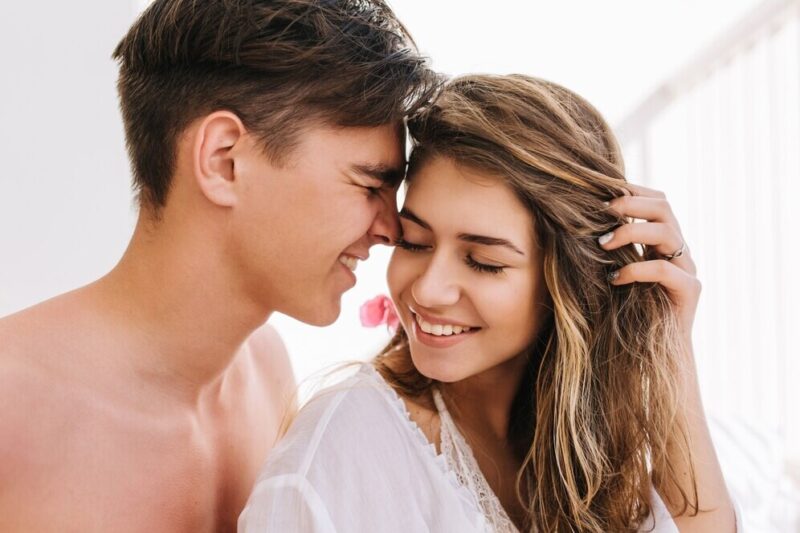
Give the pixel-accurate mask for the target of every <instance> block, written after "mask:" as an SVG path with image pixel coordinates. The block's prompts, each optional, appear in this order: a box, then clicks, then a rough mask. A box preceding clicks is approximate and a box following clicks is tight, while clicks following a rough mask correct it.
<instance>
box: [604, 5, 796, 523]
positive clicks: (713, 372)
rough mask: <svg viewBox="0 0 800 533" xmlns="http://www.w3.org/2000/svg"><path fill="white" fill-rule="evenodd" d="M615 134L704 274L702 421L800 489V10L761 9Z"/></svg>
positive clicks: (635, 174)
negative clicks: (760, 456)
mask: <svg viewBox="0 0 800 533" xmlns="http://www.w3.org/2000/svg"><path fill="white" fill-rule="evenodd" d="M618 134H619V136H620V139H621V142H622V144H623V150H624V151H625V154H626V157H627V161H628V176H629V177H630V179H632V180H633V181H639V182H642V183H643V184H645V185H648V186H652V187H654V188H657V189H661V190H664V191H665V192H666V193H667V196H668V198H669V199H670V201H671V204H672V206H673V207H674V208H675V210H676V215H677V216H678V219H679V220H680V221H681V223H682V226H683V230H684V234H685V236H686V239H687V241H688V244H689V246H690V247H691V249H692V253H693V255H694V258H695V260H696V262H697V264H698V270H699V277H700V279H701V281H702V282H703V288H704V290H703V296H702V298H701V306H700V309H699V311H698V317H697V321H696V326H695V346H696V349H697V362H698V366H699V371H700V378H701V386H702V388H703V395H704V400H705V404H706V408H707V410H708V411H709V412H710V413H712V414H714V415H715V416H716V417H717V418H718V419H719V420H726V419H727V420H736V421H737V423H739V422H744V423H746V424H747V425H748V426H749V427H751V428H754V429H756V430H758V431H759V432H760V434H761V435H762V436H763V435H767V436H769V437H767V439H768V440H769V446H764V447H763V448H761V449H762V450H769V454H770V455H773V457H771V458H770V459H771V460H773V461H775V462H777V464H782V466H783V471H784V473H786V474H787V475H789V476H794V477H795V479H800V475H798V473H800V472H799V469H800V415H798V412H797V409H798V407H800V349H799V348H798V346H797V340H796V338H795V337H794V335H796V334H797V332H798V330H799V329H800V320H799V319H800V313H799V312H798V310H797V306H798V304H799V303H800V290H799V283H798V268H797V265H798V262H800V261H799V260H800V254H799V253H798V248H800V2H798V1H795V0H790V1H787V0H782V1H770V2H765V3H763V4H762V5H760V6H759V7H758V8H757V9H755V10H754V12H753V13H752V14H751V15H750V16H748V17H747V18H746V19H745V20H743V21H742V22H741V23H740V24H739V25H737V26H736V27H734V28H731V30H730V32H729V33H727V34H726V35H724V36H723V37H722V38H721V39H720V40H719V41H718V42H717V43H715V44H714V45H713V46H711V47H710V48H709V49H708V50H707V51H706V52H705V53H703V54H701V55H699V56H698V58H697V60H696V62H694V63H692V64H691V65H689V66H688V67H687V68H686V69H684V70H683V71H681V72H679V73H678V74H677V75H676V76H675V77H674V78H672V79H671V80H669V81H668V82H667V83H665V84H664V85H663V86H662V87H661V88H660V89H659V90H658V91H657V92H656V93H654V94H653V95H652V96H651V97H650V98H649V99H647V100H646V101H645V102H644V103H643V104H642V105H641V106H640V107H639V108H638V109H637V110H635V111H634V112H633V113H632V114H631V115H630V116H629V117H627V118H626V119H625V120H623V121H622V122H621V123H620V124H619V127H618ZM739 440H740V441H741V439H739ZM763 471H764V470H763V469H761V472H762V473H763ZM796 504H797V502H794V503H792V504H791V505H793V506H794V505H796ZM787 505H789V504H787ZM794 512H795V510H792V513H794ZM784 530H785V529H784ZM792 531H794V529H792Z"/></svg>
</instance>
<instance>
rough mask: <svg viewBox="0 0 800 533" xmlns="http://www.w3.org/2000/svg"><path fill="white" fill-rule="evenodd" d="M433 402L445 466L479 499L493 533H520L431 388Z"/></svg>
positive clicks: (442, 403)
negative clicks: (438, 422) (439, 425)
mask: <svg viewBox="0 0 800 533" xmlns="http://www.w3.org/2000/svg"><path fill="white" fill-rule="evenodd" d="M433 401H434V403H435V404H436V409H437V410H438V411H439V418H440V419H441V439H442V442H441V448H442V455H443V456H444V457H445V460H446V461H447V466H448V469H449V470H450V471H451V472H454V473H455V476H456V478H457V479H458V482H459V483H460V484H461V485H462V486H463V487H467V489H469V491H470V492H471V493H472V494H473V496H474V497H475V499H476V500H477V501H478V506H479V507H480V509H481V512H483V515H484V516H485V517H486V519H487V521H488V522H489V526H490V527H491V528H492V530H493V531H494V532H495V533H519V530H518V529H517V527H516V526H515V525H514V523H513V522H512V521H511V518H509V516H508V513H506V510H505V509H503V506H502V505H501V503H500V500H499V499H498V498H497V495H496V494H495V493H494V491H493V490H492V488H491V487H490V486H489V482H488V481H486V477H485V476H484V475H483V472H481V469H480V466H479V465H478V461H477V460H476V459H475V456H474V455H473V453H472V449H471V448H470V447H469V444H468V443H467V441H466V439H464V436H463V435H461V432H460V431H458V428H457V427H456V425H455V422H453V418H452V417H451V416H450V412H449V411H448V410H447V406H446V405H445V403H444V400H443V399H442V395H441V393H440V392H439V390H438V389H433Z"/></svg>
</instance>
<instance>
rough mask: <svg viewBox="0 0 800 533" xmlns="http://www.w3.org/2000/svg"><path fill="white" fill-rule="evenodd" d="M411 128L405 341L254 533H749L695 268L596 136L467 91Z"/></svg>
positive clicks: (394, 286) (402, 265) (510, 85)
mask: <svg viewBox="0 0 800 533" xmlns="http://www.w3.org/2000/svg"><path fill="white" fill-rule="evenodd" d="M409 128H410V132H411V134H412V136H413V139H414V141H415V148H414V151H413V153H412V157H411V161H410V165H409V175H408V190H407V195H406V200H405V204H404V207H403V209H402V211H401V213H400V217H401V223H402V229H403V237H402V239H401V240H400V242H398V243H397V249H396V251H395V253H394V255H393V257H392V260H391V263H390V265H389V272H388V282H389V287H390V290H391V296H392V300H393V301H394V304H395V306H396V309H397V313H398V315H399V319H400V328H399V330H398V331H397V333H396V335H395V336H394V338H393V339H392V341H391V342H390V344H389V345H388V346H387V347H386V348H385V349H384V350H383V352H382V353H381V354H380V355H378V356H377V358H376V359H375V360H374V361H373V362H372V364H370V365H365V366H364V368H362V369H361V370H360V371H359V372H358V374H357V375H356V376H354V377H352V378H350V379H348V380H346V381H345V382H344V383H342V384H340V385H338V386H336V387H333V388H331V389H329V390H326V391H324V392H322V393H320V394H318V395H317V396H315V398H314V399H313V400H312V401H310V402H309V403H308V405H306V407H305V408H304V409H303V410H302V411H301V412H300V414H299V415H298V417H297V419H296V420H295V422H294V424H293V426H292V428H291V429H290V431H289V433H288V434H287V436H286V438H285V439H284V440H283V441H282V442H281V443H279V444H278V446H277V448H276V449H275V451H274V452H273V454H272V456H271V457H270V460H269V461H268V463H267V465H266V467H265V469H264V471H263V473H262V475H261V476H260V478H259V481H258V482H257V484H256V486H255V490H254V492H253V494H252V495H251V498H250V501H249V503H248V506H247V507H246V508H245V510H244V511H243V513H242V515H241V517H240V521H239V526H240V531H245V532H248V533H249V532H255V531H281V532H283V531H287V532H288V531H341V532H356V531H364V532H367V531H369V532H376V531H390V532H395V531H396V532H417V531H434V532H440V531H441V532H459V533H466V532H473V531H474V532H478V531H498V532H514V531H540V532H544V531H548V532H549V531H560V532H561V531H563V532H567V531H587V532H608V531H615V532H616V531H637V530H639V531H650V530H654V531H657V532H674V531H681V532H689V531H692V532H694V531H713V532H715V533H716V532H733V531H735V529H736V517H735V513H734V509H733V504H732V502H731V499H730V498H729V496H728V494H727V490H726V488H725V483H724V480H723V476H722V473H721V471H720V468H719V465H718V462H717V460H716V456H715V453H714V448H713V446H712V443H711V440H710V438H709V433H708V428H707V426H706V422H705V420H704V415H703V408H702V404H701V401H700V396H699V392H698V387H697V378H696V375H695V364H694V360H693V353H692V348H691V327H692V321H693V318H694V313H695V308H696V305H697V300H698V296H699V293H700V283H699V282H698V281H697V279H696V277H695V267H694V264H693V262H692V259H691V257H690V254H689V251H688V249H687V248H686V245H685V243H684V241H683V238H682V236H681V232H680V229H679V227H678V223H677V221H676V220H675V217H674V216H673V215H672V212H671V210H670V207H669V204H668V203H667V201H666V200H665V199H664V196H663V194H661V193H659V192H656V191H652V190H648V189H645V188H643V187H638V186H634V185H632V184H629V183H627V182H626V181H625V177H624V173H623V165H622V158H621V155H620V152H619V149H618V146H617V143H616V141H615V139H614V137H613V135H612V133H611V131H610V129H609V127H608V126H607V124H606V123H605V122H604V120H603V119H602V117H601V116H600V115H599V114H598V113H597V111H596V110H595V109H594V108H593V107H592V106H591V105H589V104H588V103H587V102H585V101H584V100H583V99H582V98H580V97H579V96H577V95H575V94H574V93H572V92H570V91H568V90H566V89H564V88H562V87H559V86H557V85H555V84H552V83H548V82H545V81H542V80H538V79H533V78H529V77H524V76H501V77H495V76H468V77H463V78H459V79H456V80H453V81H451V82H450V83H449V84H448V85H447V87H446V88H445V89H444V90H443V92H442V93H441V95H440V96H439V97H438V99H437V100H436V101H435V102H434V104H432V105H431V106H430V107H429V108H428V109H426V110H425V111H424V112H423V113H421V114H420V115H419V116H418V117H416V118H415V119H414V120H413V121H412V122H411V123H410V125H409ZM632 219H639V220H642V222H636V223H633V222H632ZM637 245H640V246H638V247H637ZM673 517H674V518H673Z"/></svg>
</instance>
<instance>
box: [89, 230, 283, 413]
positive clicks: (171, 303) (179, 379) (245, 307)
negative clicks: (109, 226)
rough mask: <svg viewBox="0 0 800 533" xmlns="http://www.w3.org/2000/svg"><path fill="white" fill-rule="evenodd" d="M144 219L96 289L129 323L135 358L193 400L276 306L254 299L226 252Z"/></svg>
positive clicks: (157, 380)
mask: <svg viewBox="0 0 800 533" xmlns="http://www.w3.org/2000/svg"><path fill="white" fill-rule="evenodd" d="M146 225H147V222H143V221H141V220H140V222H139V224H138V225H137V228H136V231H135V233H134V237H133V238H132V240H131V243H130V245H129V247H128V249H127V250H126V252H125V254H124V256H123V257H122V259H121V260H120V262H119V263H118V264H117V266H116V267H115V268H114V269H113V270H112V271H111V272H110V273H109V274H107V275H106V276H104V277H103V278H101V279H100V280H98V281H97V282H96V283H94V284H93V285H92V286H90V288H89V290H90V291H91V293H92V294H93V300H94V301H95V302H96V305H97V306H98V307H99V308H100V309H102V310H103V313H105V314H106V316H107V317H108V318H110V319H112V320H118V321H119V322H118V324H124V329H125V331H126V335H130V344H129V346H130V347H132V348H135V349H133V350H124V351H123V352H122V353H127V354H135V355H134V356H133V357H131V358H132V359H133V360H131V361H127V362H126V364H129V365H131V366H132V367H133V368H134V369H135V371H136V372H137V374H138V375H140V376H142V377H143V378H145V379H146V380H147V381H148V382H151V383H153V384H158V385H160V386H164V387H165V388H166V389H167V392H168V393H172V392H174V393H176V394H178V395H180V396H185V397H186V398H187V399H192V398H197V397H198V396H199V395H200V394H201V393H202V392H203V390H205V389H207V388H208V387H210V386H213V385H214V384H215V383H217V382H218V381H219V380H220V379H222V378H223V375H224V373H225V370H226V369H227V368H228V367H229V366H230V364H231V362H232V361H233V359H234V358H235V357H236V355H237V353H239V351H240V350H241V348H242V345H243V343H244V342H245V340H246V339H247V338H248V336H249V335H250V334H251V333H252V332H253V331H254V330H255V329H256V328H258V327H259V326H260V325H261V324H263V323H264V322H265V321H266V320H267V318H269V315H270V313H271V310H270V309H268V308H266V307H265V306H263V305H259V303H258V302H256V301H254V300H252V299H251V298H248V295H247V294H246V292H245V290H244V288H243V287H242V284H241V283H240V280H237V279H235V276H233V275H232V273H231V272H230V271H229V270H227V269H226V268H225V267H224V265H225V262H224V260H223V258H222V251H221V250H215V249H214V248H213V245H211V244H210V243H209V245H208V246H206V247H202V248H194V249H193V247H192V245H193V244H196V243H197V241H196V240H193V239H192V238H187V237H186V236H185V235H177V234H176V233H177V232H170V231H169V230H167V229H159V231H158V232H152V231H148V230H147V229H146V227H145V226H146Z"/></svg>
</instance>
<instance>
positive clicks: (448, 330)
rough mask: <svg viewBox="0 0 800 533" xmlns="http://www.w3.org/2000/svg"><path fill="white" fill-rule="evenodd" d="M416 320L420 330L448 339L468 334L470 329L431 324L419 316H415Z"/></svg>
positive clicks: (467, 327)
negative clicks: (460, 334) (448, 337)
mask: <svg viewBox="0 0 800 533" xmlns="http://www.w3.org/2000/svg"><path fill="white" fill-rule="evenodd" d="M414 318H416V320H417V324H419V329H421V330H422V331H424V332H425V333H429V334H431V335H436V336H437V337H447V336H450V335H458V334H459V333H467V332H468V331H469V330H470V329H472V328H470V327H469V326H451V325H450V324H430V323H428V322H425V320H423V319H422V318H421V317H420V316H419V315H414Z"/></svg>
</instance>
